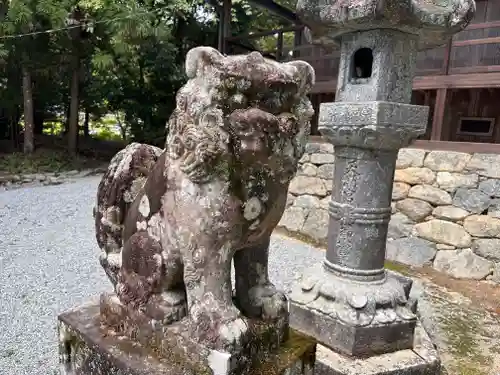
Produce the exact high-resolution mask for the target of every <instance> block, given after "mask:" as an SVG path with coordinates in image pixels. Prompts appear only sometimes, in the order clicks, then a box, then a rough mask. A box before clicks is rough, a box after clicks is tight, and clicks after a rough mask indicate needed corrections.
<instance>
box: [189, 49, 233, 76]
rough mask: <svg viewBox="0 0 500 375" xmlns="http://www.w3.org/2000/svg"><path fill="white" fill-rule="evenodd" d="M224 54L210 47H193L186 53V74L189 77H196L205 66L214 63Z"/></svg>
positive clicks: (219, 60) (218, 61)
mask: <svg viewBox="0 0 500 375" xmlns="http://www.w3.org/2000/svg"><path fill="white" fill-rule="evenodd" d="M222 59H224V56H223V55H222V54H221V53H220V52H219V51H217V50H216V49H215V48H212V47H195V48H193V49H190V50H189V51H188V53H187V55H186V74H187V76H188V78H189V79H191V78H194V77H196V76H197V75H198V74H199V72H200V71H203V70H204V69H205V68H206V67H207V66H210V65H216V64H217V63H220V62H221V61H222Z"/></svg>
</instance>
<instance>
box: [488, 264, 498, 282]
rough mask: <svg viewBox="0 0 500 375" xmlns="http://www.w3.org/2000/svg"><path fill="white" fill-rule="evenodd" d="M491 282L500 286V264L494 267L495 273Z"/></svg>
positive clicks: (491, 277)
mask: <svg viewBox="0 0 500 375" xmlns="http://www.w3.org/2000/svg"><path fill="white" fill-rule="evenodd" d="M489 280H490V281H493V282H494V283H497V284H500V262H498V263H495V265H494V266H493V273H492V275H491V276H490V278H489Z"/></svg>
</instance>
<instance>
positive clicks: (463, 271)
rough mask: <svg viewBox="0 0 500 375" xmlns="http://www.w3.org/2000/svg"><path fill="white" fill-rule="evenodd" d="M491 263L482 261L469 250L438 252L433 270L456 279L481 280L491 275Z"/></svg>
mask: <svg viewBox="0 0 500 375" xmlns="http://www.w3.org/2000/svg"><path fill="white" fill-rule="evenodd" d="M492 267H493V262H490V261H489V260H486V259H483V258H481V257H479V256H477V255H476V254H474V253H473V252H472V250H471V249H462V250H442V251H438V253H437V255H436V259H435V260H434V268H435V269H436V270H438V271H441V272H446V273H447V274H449V275H451V276H452V277H455V278H457V279H474V280H482V279H484V278H485V277H486V276H488V275H489V274H490V273H491V268H492Z"/></svg>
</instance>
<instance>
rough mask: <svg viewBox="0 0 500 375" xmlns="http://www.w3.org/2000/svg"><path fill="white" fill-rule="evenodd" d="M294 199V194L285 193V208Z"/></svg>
mask: <svg viewBox="0 0 500 375" xmlns="http://www.w3.org/2000/svg"><path fill="white" fill-rule="evenodd" d="M294 200H295V196H294V195H292V194H287V196H286V208H288V207H290V206H291V205H292V204H293V201H294Z"/></svg>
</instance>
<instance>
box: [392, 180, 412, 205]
mask: <svg viewBox="0 0 500 375" xmlns="http://www.w3.org/2000/svg"><path fill="white" fill-rule="evenodd" d="M410 187H411V186H410V185H408V184H405V183H404V182H395V183H394V184H393V185H392V200H393V201H398V200H401V199H405V198H406V197H408V192H409V191H410Z"/></svg>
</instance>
